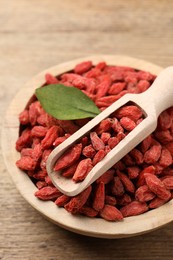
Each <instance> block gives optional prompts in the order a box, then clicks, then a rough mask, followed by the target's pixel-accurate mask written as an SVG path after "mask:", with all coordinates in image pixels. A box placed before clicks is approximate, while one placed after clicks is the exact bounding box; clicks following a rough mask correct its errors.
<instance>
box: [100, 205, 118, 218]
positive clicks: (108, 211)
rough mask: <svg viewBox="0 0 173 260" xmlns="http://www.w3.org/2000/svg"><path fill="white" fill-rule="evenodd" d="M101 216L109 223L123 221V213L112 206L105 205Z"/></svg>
mask: <svg viewBox="0 0 173 260" xmlns="http://www.w3.org/2000/svg"><path fill="white" fill-rule="evenodd" d="M100 216H101V217H102V218H104V219H106V220H108V221H117V220H122V219H123V215H122V213H121V212H120V211H119V210H118V209H117V208H116V207H114V206H112V205H105V206H104V208H103V209H102V210H101V212H100Z"/></svg>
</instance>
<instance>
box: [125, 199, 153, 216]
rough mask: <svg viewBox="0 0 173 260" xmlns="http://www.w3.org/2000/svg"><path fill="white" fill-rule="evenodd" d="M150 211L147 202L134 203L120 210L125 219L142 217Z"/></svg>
mask: <svg viewBox="0 0 173 260" xmlns="http://www.w3.org/2000/svg"><path fill="white" fill-rule="evenodd" d="M147 210H148V206H147V204H146V203H145V202H139V201H132V202H131V203H129V204H128V205H126V206H124V207H122V208H121V209H120V211H121V213H122V215H123V217H130V216H136V215H140V214H142V213H144V212H146V211H147Z"/></svg>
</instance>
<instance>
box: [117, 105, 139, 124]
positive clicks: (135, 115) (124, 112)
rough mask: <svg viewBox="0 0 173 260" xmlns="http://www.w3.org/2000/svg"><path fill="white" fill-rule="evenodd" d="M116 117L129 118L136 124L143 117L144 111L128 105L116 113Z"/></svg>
mask: <svg viewBox="0 0 173 260" xmlns="http://www.w3.org/2000/svg"><path fill="white" fill-rule="evenodd" d="M114 115H115V117H117V118H122V117H128V118H130V119H131V120H133V121H135V122H136V121H137V120H138V119H139V118H141V117H142V110H141V109H140V108H138V107H137V106H134V105H130V106H128V105H126V106H123V107H121V108H119V109H118V110H117V111H115V112H114Z"/></svg>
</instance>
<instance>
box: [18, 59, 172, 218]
mask: <svg viewBox="0 0 173 260" xmlns="http://www.w3.org/2000/svg"><path fill="white" fill-rule="evenodd" d="M154 79H155V76H154V75H152V74H151V73H149V72H145V71H139V70H135V69H133V68H129V67H124V66H108V65H107V64H106V63H105V62H101V63H98V64H97V65H96V66H93V64H92V62H91V61H86V62H83V63H81V64H78V65H77V66H76V67H75V68H74V70H73V71H71V72H69V73H65V74H63V75H60V76H59V77H57V78H56V77H54V76H52V75H50V74H47V75H46V85H48V84H58V83H61V84H64V85H66V86H69V87H76V88H79V89H81V90H82V91H83V92H84V93H85V94H86V95H88V96H89V97H90V98H91V99H92V100H93V101H94V102H95V104H96V105H97V106H98V107H99V108H100V109H101V110H104V109H105V108H106V107H108V106H109V105H111V104H112V103H113V102H114V101H116V100H118V99H119V98H120V97H122V96H123V95H124V94H126V93H141V92H143V91H145V90H146V89H148V88H149V87H150V85H151V84H152V82H153V81H154ZM19 120H20V130H21V131H20V136H19V138H18V140H17V142H16V149H17V151H19V152H20V153H21V158H20V159H19V160H18V161H17V162H16V165H17V166H18V167H19V168H20V169H22V170H24V171H25V172H26V173H27V174H28V176H29V177H30V178H31V180H32V181H33V182H34V183H35V185H36V186H37V187H38V191H37V192H36V193H35V196H37V197H38V198H39V199H42V200H52V201H54V202H55V204H56V205H58V206H59V207H64V208H65V209H66V210H67V211H68V212H71V213H72V214H82V215H86V216H89V217H101V218H104V219H106V220H110V221H117V220H122V219H123V218H124V217H128V216H134V215H138V214H141V213H144V212H146V211H148V210H150V209H154V208H157V207H159V206H161V205H163V204H164V203H166V202H167V201H169V200H170V199H171V198H172V194H173V167H172V156H173V108H172V107H171V108H169V109H167V110H166V111H164V112H163V113H162V114H161V115H160V116H159V119H158V125H157V129H156V130H155V131H154V132H153V133H152V134H151V135H149V136H148V137H147V138H146V139H145V140H144V141H142V142H141V143H140V144H139V145H138V146H137V147H135V148H134V149H133V150H132V151H131V152H130V153H128V154H127V155H126V156H125V157H124V158H122V160H121V161H119V162H118V163H116V164H115V165H114V166H113V167H112V168H111V169H109V170H108V171H107V172H105V173H104V174H103V175H102V176H101V177H100V178H99V179H97V180H96V181H95V182H94V183H93V184H92V185H90V186H89V187H88V188H87V189H86V190H84V191H83V192H81V193H80V194H79V195H77V196H74V197H68V196H66V195H64V194H62V193H61V192H60V191H58V190H57V188H55V187H54V186H53V184H52V182H51V180H50V178H49V176H48V174H47V171H46V160H47V158H48V156H49V154H50V152H51V151H52V150H53V149H54V148H55V147H56V146H58V145H59V144H60V143H62V142H63V141H64V140H65V139H66V138H68V137H69V136H70V135H71V134H73V133H74V132H75V131H77V130H78V129H79V128H80V127H81V126H83V125H84V124H85V123H87V122H88V120H89V119H80V120H73V121H70V120H68V121H67V120H58V119H55V118H53V117H52V116H50V115H48V114H47V113H46V112H45V111H44V110H43V108H42V107H41V105H40V102H39V101H38V100H37V99H36V98H35V100H34V101H33V102H32V103H31V104H30V105H29V106H28V107H26V109H25V110H24V111H23V112H21V113H20V115H19ZM141 120H143V115H142V112H141V110H140V109H139V108H138V107H137V106H136V105H135V104H127V105H125V106H123V107H121V108H120V109H118V110H117V111H116V112H115V113H113V114H112V115H111V116H110V117H109V118H106V119H105V120H103V121H102V122H101V123H100V124H99V125H98V126H96V127H95V128H94V129H92V132H91V133H90V134H89V135H88V136H85V137H83V138H82V139H81V141H80V142H79V143H78V144H76V145H75V146H73V147H72V148H71V149H70V150H69V151H67V152H66V153H65V154H64V155H63V156H62V157H61V158H60V160H58V161H57V162H56V164H55V170H61V171H62V174H63V176H64V177H68V178H73V180H74V181H76V182H78V181H82V180H83V179H84V178H85V177H86V175H87V174H88V172H89V171H90V170H91V169H92V167H93V166H94V165H96V163H98V162H99V161H100V160H102V159H103V158H104V156H105V155H106V154H107V153H108V152H109V151H110V150H111V149H112V148H113V147H115V146H116V145H117V144H118V143H119V142H120V141H121V140H122V139H123V138H124V137H125V136H126V135H127V134H128V133H129V132H130V131H132V130H133V129H134V128H135V126H136V125H137V124H139V123H140V122H141ZM67 159H68V160H67ZM67 161H68V163H67Z"/></svg>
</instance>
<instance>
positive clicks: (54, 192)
mask: <svg viewBox="0 0 173 260" xmlns="http://www.w3.org/2000/svg"><path fill="white" fill-rule="evenodd" d="M61 195H62V193H61V192H60V191H59V190H58V189H57V188H55V187H52V186H47V187H43V188H42V189H40V190H38V191H36V192H35V196H36V197H37V198H39V199H41V200H52V199H56V198H57V197H59V196H61Z"/></svg>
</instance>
